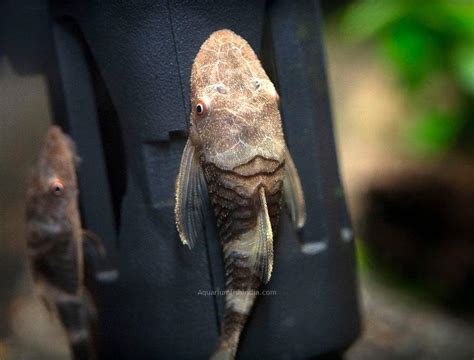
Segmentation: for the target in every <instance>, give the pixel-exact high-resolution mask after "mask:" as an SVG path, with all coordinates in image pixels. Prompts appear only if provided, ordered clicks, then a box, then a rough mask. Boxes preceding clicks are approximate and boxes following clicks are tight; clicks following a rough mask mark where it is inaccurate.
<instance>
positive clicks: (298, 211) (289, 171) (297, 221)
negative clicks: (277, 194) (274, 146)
mask: <svg viewBox="0 0 474 360" xmlns="http://www.w3.org/2000/svg"><path fill="white" fill-rule="evenodd" d="M283 196H284V197H285V202H286V205H287V206H288V209H289V210H290V215H291V220H292V222H293V225H294V226H295V228H297V229H301V228H302V227H303V226H304V223H305V222H306V206H305V202H304V195H303V188H302V186H301V181H300V177H299V176H298V171H297V170H296V166H295V163H294V162H293V159H292V158H291V154H290V151H289V150H288V147H286V158H285V178H284V180H283Z"/></svg>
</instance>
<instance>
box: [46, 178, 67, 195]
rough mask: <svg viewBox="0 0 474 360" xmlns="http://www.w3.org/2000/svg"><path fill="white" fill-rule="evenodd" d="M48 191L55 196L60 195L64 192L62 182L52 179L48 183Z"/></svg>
mask: <svg viewBox="0 0 474 360" xmlns="http://www.w3.org/2000/svg"><path fill="white" fill-rule="evenodd" d="M49 191H50V192H51V193H52V194H54V195H56V196H60V195H62V194H63V193H64V183H63V182H62V181H61V180H59V179H54V180H53V181H51V184H50V185H49Z"/></svg>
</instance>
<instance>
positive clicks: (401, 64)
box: [380, 18, 442, 87]
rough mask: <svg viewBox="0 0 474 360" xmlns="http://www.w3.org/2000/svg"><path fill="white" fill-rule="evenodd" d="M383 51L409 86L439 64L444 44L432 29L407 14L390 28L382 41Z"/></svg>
mask: <svg viewBox="0 0 474 360" xmlns="http://www.w3.org/2000/svg"><path fill="white" fill-rule="evenodd" d="M380 49H381V51H382V54H383V55H384V56H385V57H386V58H388V59H389V60H390V61H391V62H392V64H393V65H394V66H395V68H396V70H397V72H398V73H399V74H400V75H401V77H402V79H403V80H404V81H405V82H406V84H407V85H408V86H410V87H416V86H417V85H420V84H421V83H422V82H423V80H425V79H426V78H427V76H429V75H430V74H432V73H433V72H435V71H437V69H438V68H439V67H440V59H441V58H442V56H441V55H442V54H441V46H440V44H439V43H438V39H437V38H436V36H434V35H433V34H432V32H431V31H430V30H429V29H427V28H425V27H424V26H422V25H421V24H419V23H417V22H416V21H414V20H413V19H409V18H404V19H401V20H399V21H397V22H396V23H395V24H392V26H391V27H390V29H387V31H386V32H385V34H384V35H383V37H382V40H381V43H380Z"/></svg>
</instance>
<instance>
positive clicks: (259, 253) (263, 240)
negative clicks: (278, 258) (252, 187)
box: [249, 187, 273, 284]
mask: <svg viewBox="0 0 474 360" xmlns="http://www.w3.org/2000/svg"><path fill="white" fill-rule="evenodd" d="M258 196H259V209H258V212H257V226H256V230H255V241H254V244H253V249H252V251H251V253H250V255H249V264H250V266H251V267H252V269H253V271H254V272H255V274H256V275H257V276H258V277H259V278H260V279H261V280H262V282H263V283H264V284H266V283H267V282H268V281H269V280H270V277H271V275H272V271H273V232H272V225H271V222H270V216H269V215H268V208H267V200H266V198H265V189H264V188H263V187H261V188H260V189H259V194H258Z"/></svg>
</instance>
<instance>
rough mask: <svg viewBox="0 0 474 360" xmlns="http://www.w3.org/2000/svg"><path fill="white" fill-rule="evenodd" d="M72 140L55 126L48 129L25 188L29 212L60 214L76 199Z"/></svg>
mask: <svg viewBox="0 0 474 360" xmlns="http://www.w3.org/2000/svg"><path fill="white" fill-rule="evenodd" d="M77 161H78V158H77V156H76V153H75V149H74V143H73V142H72V140H71V139H70V138H69V136H67V135H66V134H64V133H63V132H62V131H61V129H60V128H59V127H57V126H52V127H50V129H49V130H48V133H47V135H46V138H45V141H44V144H43V147H42V149H41V151H40V155H39V158H38V162H37V165H36V168H35V169H34V171H33V173H32V175H31V177H30V182H29V186H28V191H27V208H28V209H27V211H28V214H29V215H30V216H34V215H37V216H41V217H62V216H64V214H65V213H66V212H67V209H68V207H69V205H71V204H75V202H76V199H77V193H78V190H77V178H76V165H77Z"/></svg>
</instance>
